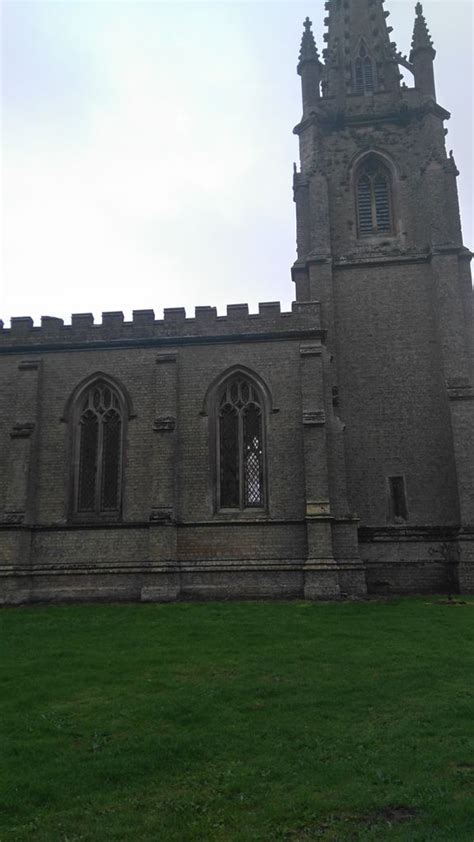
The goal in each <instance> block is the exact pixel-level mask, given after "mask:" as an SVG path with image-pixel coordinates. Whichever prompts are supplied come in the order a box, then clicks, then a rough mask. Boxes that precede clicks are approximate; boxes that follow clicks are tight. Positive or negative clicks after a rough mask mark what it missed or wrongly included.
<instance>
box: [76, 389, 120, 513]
mask: <svg viewBox="0 0 474 842" xmlns="http://www.w3.org/2000/svg"><path fill="white" fill-rule="evenodd" d="M77 426H78V429H77V440H76V447H77V450H78V456H77V459H76V465H77V476H76V482H75V510H76V512H77V513H78V514H107V513H110V514H114V513H115V514H117V513H118V512H119V510H120V498H121V482H122V436H123V412H122V408H121V402H120V399H119V396H118V394H116V392H115V390H114V389H113V388H112V387H111V386H110V385H108V384H107V383H103V382H96V383H94V384H93V385H91V386H90V388H89V389H88V390H87V391H86V392H82V394H81V396H80V399H79V404H78V424H77Z"/></svg>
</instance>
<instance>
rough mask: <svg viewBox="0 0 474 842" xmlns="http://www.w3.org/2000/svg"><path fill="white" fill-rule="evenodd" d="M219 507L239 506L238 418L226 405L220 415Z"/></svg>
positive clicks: (234, 411) (232, 408)
mask: <svg viewBox="0 0 474 842" xmlns="http://www.w3.org/2000/svg"><path fill="white" fill-rule="evenodd" d="M220 468H221V477H220V480H221V506H224V507H226V508H234V507H238V506H239V417H238V413H237V412H236V410H235V409H234V407H233V406H230V405H229V404H226V405H225V406H224V408H223V409H222V411H221V414H220Z"/></svg>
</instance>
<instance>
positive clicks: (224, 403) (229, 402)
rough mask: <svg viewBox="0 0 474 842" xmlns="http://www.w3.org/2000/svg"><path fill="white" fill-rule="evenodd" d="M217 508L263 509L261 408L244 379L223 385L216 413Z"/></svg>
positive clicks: (250, 385)
mask: <svg viewBox="0 0 474 842" xmlns="http://www.w3.org/2000/svg"><path fill="white" fill-rule="evenodd" d="M218 428H219V438H218V448H219V488H218V503H219V507H220V508H240V509H243V508H248V507H262V506H263V505H264V457H263V418H262V405H261V401H260V399H259V396H258V394H257V391H256V389H255V387H254V386H253V385H252V383H250V382H249V381H247V380H245V378H243V377H236V378H234V379H232V380H230V381H228V382H227V383H226V385H225V386H224V388H223V390H222V392H221V395H220V400H219V412H218Z"/></svg>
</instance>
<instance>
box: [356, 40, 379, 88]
mask: <svg viewBox="0 0 474 842" xmlns="http://www.w3.org/2000/svg"><path fill="white" fill-rule="evenodd" d="M374 89H375V73H374V63H373V61H372V58H371V57H370V55H369V54H368V52H367V48H366V46H365V44H364V43H362V44H361V45H360V48H359V54H358V56H357V57H356V60H355V62H354V93H356V94H371V93H373V92H374Z"/></svg>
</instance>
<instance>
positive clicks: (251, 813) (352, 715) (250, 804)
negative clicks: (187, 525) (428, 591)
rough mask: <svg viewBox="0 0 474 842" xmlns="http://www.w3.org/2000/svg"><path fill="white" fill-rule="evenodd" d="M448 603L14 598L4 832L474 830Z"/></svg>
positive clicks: (472, 637) (405, 834)
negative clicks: (58, 602) (27, 603)
mask: <svg viewBox="0 0 474 842" xmlns="http://www.w3.org/2000/svg"><path fill="white" fill-rule="evenodd" d="M459 601H460V602H461V599H459ZM443 602H444V600H443V599H442V598H441V597H426V598H417V599H403V600H394V601H389V602H361V603H346V604H311V603H304V602H292V603H269V602H267V603H265V602H254V603H251V602H250V603H219V604H218V603H208V604H196V603H195V604H185V603H178V604H170V605H68V606H36V607H25V608H8V609H4V610H3V611H2V612H1V613H0V633H1V638H0V645H1V667H0V679H1V708H2V710H1V728H2V734H1V749H0V753H1V759H0V764H1V785H0V801H1V823H0V842H10V840H11V842H14V840H15V842H17V841H18V840H33V842H36V840H37V842H43V840H53V842H78V840H84V842H85V841H86V840H100V842H108V840H131V842H139V840H170V842H188V840H189V842H191V841H192V840H199V841H200V842H201V841H202V840H216V842H228V841H229V842H258V840H262V842H263V840H264V842H280V840H281V842H283V840H285V841H287V842H306V840H313V839H314V840H333V841H334V842H336V840H338V841H339V840H377V842H380V840H385V839H387V840H404V842H410V840H420V841H421V840H423V842H425V841H426V840H442V842H451V840H452V842H463V840H466V842H473V840H474V808H473V801H472V791H473V785H474V752H473V740H472V738H473V730H474V728H473V721H474V601H473V600H472V599H471V600H469V599H466V600H465V601H464V600H463V602H464V604H459V605H456V604H455V605H452V604H443Z"/></svg>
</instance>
